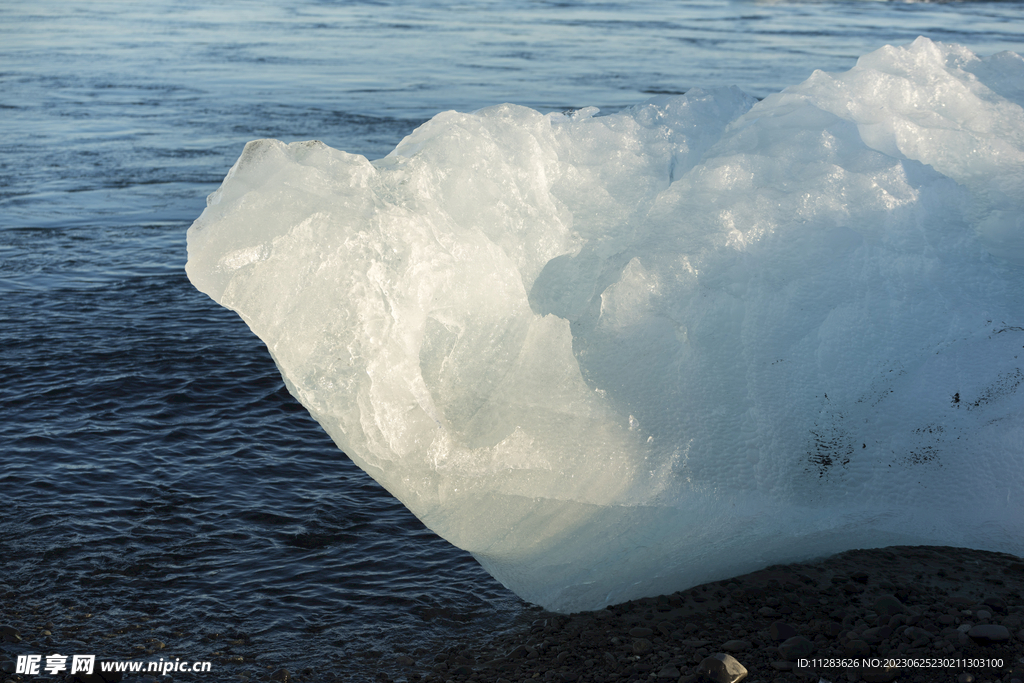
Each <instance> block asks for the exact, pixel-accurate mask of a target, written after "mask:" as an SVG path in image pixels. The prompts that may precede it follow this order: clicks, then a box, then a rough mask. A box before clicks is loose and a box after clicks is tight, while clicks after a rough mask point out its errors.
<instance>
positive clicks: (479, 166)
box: [187, 38, 1024, 611]
mask: <svg viewBox="0 0 1024 683" xmlns="http://www.w3.org/2000/svg"><path fill="white" fill-rule="evenodd" d="M1022 104H1024V61H1022V60H1021V58H1020V57H1019V56H1017V55H1015V54H1010V53H1004V54H999V55H995V56H993V57H991V58H988V59H979V58H978V57H976V56H975V55H973V54H972V53H970V52H969V51H967V50H966V49H964V48H962V47H959V46H956V45H944V44H939V43H933V42H930V41H928V40H926V39H924V38H920V39H918V40H917V41H915V42H914V43H912V44H910V45H908V46H904V47H885V48H883V49H881V50H878V51H877V52H874V53H872V54H870V55H867V56H865V57H863V58H861V59H860V60H859V62H858V63H857V66H856V67H854V68H853V69H851V70H850V71H848V72H846V73H842V74H827V73H823V72H815V73H814V74H813V75H812V76H811V77H810V78H809V79H808V80H807V81H806V82H804V83H802V84H800V85H798V86H795V87H792V88H789V89H787V90H785V91H783V92H781V93H779V94H776V95H773V96H771V97H768V98H766V99H765V100H764V101H761V102H755V101H754V100H753V99H751V98H750V97H747V96H746V95H744V94H743V93H741V92H739V91H738V90H735V89H723V90H716V91H698V90H693V91H691V92H689V93H687V95H686V96H684V97H675V98H655V99H653V100H650V101H648V102H646V103H644V104H641V105H638V106H636V107H634V108H632V109H630V110H627V111H624V112H621V113H618V114H614V115H610V116H595V115H594V114H596V110H595V109H592V108H590V109H583V110H580V111H577V112H575V113H573V114H571V115H563V114H549V115H542V114H540V113H538V112H536V111H533V110H530V109H526V108H523V107H517V106H512V105H502V106H496V107H490V108H488V109H483V110H481V111H478V112H475V113H471V114H463V113H457V112H445V113H442V114H439V115H438V116H436V117H435V118H434V119H433V120H431V121H429V122H428V123H426V124H424V125H423V126H422V127H420V128H419V129H417V130H416V131H415V132H413V133H412V134H411V135H410V136H409V137H407V138H406V139H405V140H403V141H402V142H401V144H399V145H398V147H397V148H396V149H395V151H394V152H392V153H391V154H389V155H388V156H387V157H385V158H384V159H380V160H378V161H374V162H370V161H367V160H366V159H365V158H363V157H360V156H354V155H351V154H346V153H344V152H339V151H337V150H334V149H331V148H329V147H327V146H325V145H323V144H321V143H319V142H303V143H294V144H291V145H285V144H283V143H281V142H277V141H274V140H258V141H256V142H252V143H250V144H249V145H247V146H246V148H245V151H244V152H243V154H242V156H241V158H240V159H239V160H238V162H237V163H236V164H235V166H234V167H233V168H232V169H231V171H230V173H229V174H228V176H227V178H226V179H225V180H224V184H223V185H222V187H221V188H220V189H219V190H218V191H217V192H215V193H214V194H213V195H211V197H210V200H209V206H208V207H207V209H206V210H205V211H204V212H203V215H202V216H201V217H200V218H199V219H198V220H197V221H196V222H195V224H194V225H193V226H192V228H191V229H190V230H189V233H188V249H189V261H188V266H187V269H188V275H189V277H190V278H191V280H192V282H193V283H194V284H195V286H196V287H198V288H199V289H200V290H202V291H203V292H206V293H207V294H209V295H210V296H211V297H213V298H214V299H215V300H216V301H218V302H220V303H221V304H222V305H224V306H227V307H229V308H231V309H233V310H235V311H237V312H238V313H239V315H241V316H242V318H244V319H245V321H246V322H247V323H248V324H249V326H250V327H251V328H252V329H253V331H254V332H255V333H256V334H257V335H259V336H260V338H261V339H263V341H264V342H265V343H266V345H267V347H268V348H269V350H270V352H271V354H272V355H273V357H274V360H275V361H276V362H277V365H278V367H279V368H280V370H281V374H282V375H283V376H284V379H285V382H286V384H287V386H288V389H289V390H290V391H291V392H292V393H293V394H294V395H295V396H296V397H297V398H298V399H299V400H300V401H301V402H302V403H303V404H304V405H305V406H306V407H307V408H308V409H309V411H310V413H311V414H312V415H313V416H314V417H315V418H316V419H317V420H318V421H319V422H320V424H321V425H323V427H324V429H326V430H327V432H328V433H329V434H330V435H331V437H332V438H333V439H334V440H335V441H336V442H337V444H338V445H339V446H340V447H341V448H342V449H343V450H344V451H345V452H346V453H347V454H348V455H349V457H351V458H352V460H354V461H355V462H356V463H358V464H359V466H360V467H362V468H363V469H365V470H366V471H367V472H368V473H370V474H371V475H372V476H373V477H374V478H375V479H377V481H379V482H380V483H381V484H383V485H384V486H385V487H386V488H387V489H388V490H389V491H391V492H392V493H393V494H394V495H395V496H396V497H398V498H399V499H400V500H402V502H404V503H405V504H406V505H407V506H408V507H409V509H411V510H412V511H413V512H414V513H415V514H416V515H417V516H419V517H420V519H422V520H423V521H424V522H425V523H426V524H427V525H428V526H429V527H430V528H432V529H433V530H435V531H436V532H437V533H438V534H440V535H441V536H443V537H445V538H447V539H448V540H450V541H451V542H452V543H454V544H455V545H457V546H460V547H462V548H465V549H467V550H469V551H470V552H472V553H473V554H474V555H475V556H476V558H477V559H478V560H479V561H480V562H481V564H483V566H484V567H486V568H487V569H488V570H489V571H490V572H491V573H492V574H494V576H495V577H497V578H498V579H499V580H500V581H502V582H503V583H504V584H505V585H507V586H508V587H509V588H511V589H512V590H514V591H516V592H517V593H519V594H520V595H521V596H523V597H524V598H526V599H528V600H531V601H534V602H537V603H539V604H541V605H544V606H546V607H548V608H551V609H555V610H562V611H571V610H580V609H592V608H598V607H601V606H603V605H605V604H608V603H614V602H618V601H622V600H626V599H630V598H634V597H638V596H641V595H650V594H655V593H659V592H665V591H668V590H676V589H680V588H683V587H686V586H688V585H693V584H695V583H699V582H703V581H707V580H712V579H716V578H723V577H726V576H728V575H733V574H737V573H742V572H745V571H751V570H753V569H756V568H758V567H761V566H764V565H766V564H771V563H777V562H784V561H791V560H797V559H807V558H810V557H813V556H819V555H823V554H827V553H832V552H838V551H841V550H844V549H849V548H854V547H873V546H883V545H889V544H943V545H957V546H969V547H974V548H982V549H989V550H1000V551H1004V552H1010V553H1014V554H1017V555H1022V554H1024V355H1022V352H1024V109H1022V108H1021V105H1022Z"/></svg>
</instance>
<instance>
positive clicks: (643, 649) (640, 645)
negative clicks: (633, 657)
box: [633, 638, 653, 655]
mask: <svg viewBox="0 0 1024 683" xmlns="http://www.w3.org/2000/svg"><path fill="white" fill-rule="evenodd" d="M652 647H653V645H652V643H651V641H649V640H647V639H646V638H637V639H636V640H634V641H633V653H634V654H638V655H642V654H646V653H648V652H650V651H651V648H652Z"/></svg>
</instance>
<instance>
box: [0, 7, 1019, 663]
mask: <svg viewBox="0 0 1024 683" xmlns="http://www.w3.org/2000/svg"><path fill="white" fill-rule="evenodd" d="M920 34H924V35H927V36H929V37H930V38H932V39H935V40H946V41H952V42H960V43H963V44H966V45H967V46H968V47H970V48H971V49H972V50H974V51H976V52H978V53H980V54H985V55H987V54H992V53H994V52H998V51H1001V50H1007V49H1011V50H1015V51H1018V52H1020V51H1021V50H1024V5H1022V4H1019V3H1015V2H1003V3H946V4H928V3H908V4H904V3H879V2H789V3H786V2H765V3H757V2H745V1H735V2H730V1H727V0H719V1H711V0H708V1H706V2H687V3H682V2H680V3H663V2H657V3H655V2H649V3H648V2H631V3H628V4H626V3H618V2H573V3H562V2H539V1H538V2H531V1H527V0H512V1H507V2H474V3H465V4H457V3H448V2H440V1H434V0H414V1H410V2H403V3H398V2H327V1H321V2H317V1H315V0H282V1H280V2H270V1H269V0H263V1H257V0H250V1H246V2H237V3H232V4H231V6H230V8H228V7H220V6H219V5H217V4H216V3H214V4H199V3H194V2H191V1H190V0H182V1H178V2H175V1H172V0H157V1H155V2H152V3H122V2H67V1H66V0H65V1H62V2H59V3H58V2H54V1H52V0H36V1H34V2H8V3H4V4H2V5H0V131H2V136H0V503H2V505H0V562H2V565H0V586H2V587H0V597H2V596H6V597H3V601H2V602H0V605H2V607H3V610H4V611H3V612H2V613H0V621H9V622H13V623H17V624H20V625H22V626H24V627H25V628H29V627H30V626H32V624H34V623H36V622H38V623H43V622H45V621H47V620H53V621H54V622H56V623H57V624H58V625H60V624H62V623H75V624H78V625H79V629H78V630H77V631H76V632H75V638H76V639H77V640H78V641H80V642H82V643H85V645H83V646H77V645H76V646H75V647H78V649H79V650H83V653H84V652H85V650H86V646H88V651H95V653H96V654H102V655H107V656H110V657H115V658H124V657H127V656H128V655H130V654H132V653H133V652H136V653H137V649H136V646H137V645H139V642H138V640H139V639H140V637H136V636H135V635H133V633H138V631H136V632H133V631H132V630H131V629H132V628H133V627H134V626H137V625H140V624H145V625H146V629H147V630H146V632H147V633H150V632H151V633H152V634H155V636H159V637H160V639H161V640H163V641H164V642H165V643H166V644H167V649H166V653H170V654H172V655H174V656H181V657H183V658H185V657H187V658H190V659H213V660H218V658H221V659H223V658H224V657H227V656H229V655H232V653H234V654H240V655H242V656H243V658H245V660H244V662H243V663H242V664H238V665H237V667H238V669H239V670H251V671H253V672H254V675H255V674H256V673H259V672H261V671H265V670H266V666H277V665H285V666H287V667H289V668H290V669H292V670H293V671H298V670H302V669H303V668H305V667H311V668H314V669H316V670H317V671H318V672H321V673H322V672H331V673H334V674H337V675H340V676H342V677H343V678H346V679H351V680H369V679H370V678H372V672H373V671H375V670H376V669H377V668H378V667H386V666H388V664H389V662H391V661H392V660H393V657H394V654H395V653H396V652H398V651H407V652H415V651H416V649H417V648H426V647H433V646H434V645H436V644H437V643H441V644H444V643H446V642H450V641H451V639H453V638H456V637H466V636H472V635H474V634H477V635H479V634H483V633H486V632H490V631H493V630H496V629H502V628H508V627H511V626H513V625H514V624H515V622H516V620H517V619H521V618H526V617H528V616H529V613H528V611H527V608H526V606H525V605H523V604H522V603H521V602H520V601H519V600H518V599H517V598H515V596H513V595H511V594H510V593H508V592H507V591H506V590H505V589H504V588H502V587H501V586H500V585H498V584H497V583H495V582H494V580H493V579H491V578H490V576H489V575H487V574H486V573H485V572H484V571H483V570H482V569H481V568H480V567H479V566H478V565H477V564H476V562H475V561H474V560H473V559H472V558H471V557H469V556H468V555H467V554H465V553H463V552H462V551H459V550H457V549H455V548H453V547H451V546H450V545H449V544H447V543H446V542H445V541H443V540H441V539H439V538H437V537H436V536H434V535H433V534H432V533H430V532H429V531H427V530H426V529H424V527H423V526H422V525H421V524H420V523H419V522H418V521H417V520H416V519H415V518H413V517H412V516H411V515H410V514H409V513H408V512H407V511H406V510H405V509H404V508H403V507H402V506H401V505H400V504H398V503H397V502H396V501H395V500H394V499H392V498H391V497H390V496H389V495H388V494H387V493H386V492H385V491H383V490H382V489H381V488H380V487H379V486H377V485H376V484H375V483H374V482H373V481H372V480H371V479H370V478H369V477H367V476H366V475H364V474H363V473H362V472H361V471H359V470H358V469H357V468H356V467H355V466H353V465H352V464H351V463H350V462H349V461H348V459H347V458H346V457H345V456H344V455H343V454H342V453H340V452H339V451H338V450H337V448H336V447H335V446H334V445H333V443H332V442H331V441H330V439H328V438H327V436H326V435H325V434H324V433H323V432H322V430H321V429H320V428H319V426H318V425H317V424H316V423H315V422H313V421H312V420H311V419H310V418H309V417H308V415H306V413H305V411H304V410H303V409H302V408H301V407H300V406H299V405H298V404H297V403H296V402H295V401H294V400H293V399H292V398H291V397H290V396H289V395H288V394H287V392H286V391H285V389H284V387H283V385H282V382H281V380H280V377H279V375H278V373H277V370H276V368H275V367H274V365H273V362H272V361H271V360H270V358H269V355H268V354H267V352H266V350H265V349H264V348H263V346H262V344H261V343H260V342H259V341H258V340H257V339H256V337H255V336H254V335H252V334H251V333H250V332H249V331H248V329H247V328H246V326H245V325H244V324H243V323H242V322H241V320H239V319H238V318H237V317H236V316H235V315H234V314H232V313H230V312H228V311H226V310H224V309H221V308H220V307H219V306H217V305H216V304H214V303H213V302H212V301H210V300H209V299H207V298H206V297H205V296H204V295H202V294H200V293H198V292H197V291H195V290H194V289H193V288H192V286H191V285H190V284H189V282H188V280H187V279H186V277H185V274H184V271H183V266H184V263H185V231H186V229H187V228H188V226H189V224H190V222H191V221H192V220H193V219H194V218H195V217H197V216H198V215H199V213H200V212H201V211H202V209H203V206H204V204H205V197H206V195H207V194H209V193H210V192H212V191H213V190H214V189H215V188H216V187H217V185H218V184H219V182H220V180H221V179H222V178H223V176H224V174H225V173H226V171H227V169H228V168H229V167H230V166H231V164H232V163H233V162H234V160H235V159H236V158H237V156H238V154H239V153H240V152H241V149H242V146H243V144H244V143H245V142H247V141H248V140H251V139H255V138H260V137H276V138H281V139H283V140H286V141H293V140H302V139H310V138H317V139H321V140H324V141H325V142H327V143H328V144H329V145H331V146H333V147H337V148H340V149H345V150H347V151H351V152H356V153H360V154H365V155H367V156H368V157H370V158H377V157H380V156H383V155H384V154H386V153H387V152H388V151H389V150H390V149H391V148H392V147H393V146H394V145H395V144H396V143H397V142H398V141H399V140H400V139H401V138H402V137H403V136H404V135H406V134H407V133H409V132H410V131H411V130H412V129H413V128H415V127H416V126H417V125H419V124H420V123H422V122H423V121H424V120H425V119H427V118H429V117H430V116H432V115H433V114H434V113H436V112H438V111H441V110H445V109H462V110H472V109H477V108H480V107H483V106H487V105H490V104H494V103H498V102H503V101H512V102H516V103H519V104H524V105H528V106H532V107H535V108H538V109H541V110H542V111H551V110H559V109H566V108H574V107H582V106H587V105H597V106H599V107H601V108H602V109H603V110H604V111H614V110H616V109H619V108H622V107H624V106H627V105H629V104H634V103H637V102H640V101H642V100H644V99H646V98H647V97H649V96H650V95H651V94H657V93H665V92H685V91H686V90H688V89H689V88H691V87H694V86H707V85H732V84H736V85H739V86H740V87H741V88H744V89H745V90H747V91H748V92H751V93H752V94H755V95H758V96H763V95H766V94H768V93H770V92H774V91H776V90H778V89H780V88H782V87H784V86H785V85H788V84H792V83H797V82H800V81H802V80H803V79H805V78H806V77H807V76H808V75H809V74H810V72H811V71H812V69H814V68H821V69H824V70H832V71H835V70H844V69H847V68H849V67H850V66H852V64H853V63H854V61H855V59H856V57H857V56H858V55H861V54H864V53H866V52H869V51H871V50H873V49H876V48H877V47H880V46H881V45H883V44H885V43H897V44H901V43H906V42H909V41H910V40H912V39H913V38H914V37H916V36H917V35H920ZM33 607H34V608H35V609H36V614H34V615H32V614H31V612H30V611H26V610H31V609H32V608H33ZM84 613H88V614H91V615H92V616H91V617H83V616H80V615H82V614H84ZM58 630H59V629H58ZM57 635H58V636H60V633H57ZM215 652H219V653H221V654H220V655H214V654H213V653H215ZM40 654H42V653H40ZM218 661H219V660H218ZM225 666H226V665H225ZM317 675H321V674H317ZM311 678H312V679H315V678H316V677H315V676H312V677H311ZM215 679H216V676H214V677H210V678H207V679H206V680H215Z"/></svg>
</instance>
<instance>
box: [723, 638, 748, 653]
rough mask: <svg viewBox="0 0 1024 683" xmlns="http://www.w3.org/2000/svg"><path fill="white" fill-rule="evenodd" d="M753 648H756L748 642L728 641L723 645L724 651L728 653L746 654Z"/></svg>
mask: <svg viewBox="0 0 1024 683" xmlns="http://www.w3.org/2000/svg"><path fill="white" fill-rule="evenodd" d="M752 647H754V646H753V645H752V644H751V643H750V641H747V640H727V641H726V642H724V643H722V649H723V650H726V651H727V652H746V651H747V650H749V649H751V648H752Z"/></svg>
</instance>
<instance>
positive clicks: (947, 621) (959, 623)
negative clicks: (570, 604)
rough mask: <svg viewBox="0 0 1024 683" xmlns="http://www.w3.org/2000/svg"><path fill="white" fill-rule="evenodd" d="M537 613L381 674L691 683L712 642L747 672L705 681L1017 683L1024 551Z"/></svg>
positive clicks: (921, 552) (893, 552)
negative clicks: (484, 636)
mask: <svg viewBox="0 0 1024 683" xmlns="http://www.w3.org/2000/svg"><path fill="white" fill-rule="evenodd" d="M533 614H535V615H536V618H535V619H534V620H533V622H532V623H531V624H524V625H523V626H522V627H521V628H519V629H515V630H513V631H512V632H511V633H507V634H504V635H499V636H496V637H494V638H492V639H490V640H489V641H488V640H486V639H484V640H482V644H474V643H468V642H463V643H454V644H451V645H450V646H448V647H446V648H445V649H443V650H441V651H438V652H433V653H430V652H421V651H417V652H416V653H414V654H411V655H401V656H399V657H397V658H396V660H395V661H394V662H393V665H392V666H389V667H387V671H386V672H385V671H381V672H379V673H377V674H376V679H377V680H380V681H394V682H395V683H400V682H403V681H404V682H408V683H415V682H422V683H445V682H447V681H452V682H453V683H461V682H465V681H487V682H488V683H523V682H525V681H580V682H593V683H609V682H611V681H616V682H626V681H654V682H657V683H691V682H694V681H698V680H702V679H701V678H700V677H699V676H698V672H699V671H700V670H701V663H702V662H706V660H707V658H709V657H714V656H715V655H719V654H721V655H729V657H731V658H733V659H734V660H736V661H737V662H738V663H739V664H740V665H742V667H743V668H745V669H746V671H747V673H746V675H745V677H743V678H742V679H737V678H735V677H730V676H727V675H722V676H721V677H718V678H711V679H709V680H717V681H722V682H723V683H725V682H730V683H731V682H732V681H736V680H744V681H749V682H750V683H755V682H761V683H767V682H769V681H771V682H775V681H812V682H817V681H819V680H823V681H828V682H830V683H838V682H839V681H851V682H852V681H857V680H864V681H893V680H900V681H914V682H921V683H929V682H931V681H957V682H958V683H971V682H972V681H974V682H978V683H980V682H982V681H990V682H994V681H1001V682H1003V683H1011V681H1022V682H1024V559H1022V558H1018V557H1015V556H1013V555H1008V554H1005V553H995V552H987V551H980V550H970V549H966V548H951V547H942V546H895V547H890V548H880V549H872V550H851V551H847V552H843V553H840V554H838V555H833V556H831V557H828V558H825V559H821V560H816V561H812V562H802V563H793V564H788V565H776V566H772V567H768V568H766V569H762V570H760V571H756V572H752V573H750V574H745V575H743V576H738V577H734V578H731V579H725V580H722V581H715V582H711V583H708V584H704V585H701V586H695V587H693V588H690V589H687V590H684V591H680V592H677V593H673V594H671V595H663V596H659V597H656V598H644V599H640V600H634V601H631V602H627V603H623V604H620V605H615V606H611V607H608V608H606V609H603V610H600V611H597V612H583V613H579V614H572V615H558V614H552V613H548V612H543V611H537V612H534V613H533ZM720 659H721V658H720ZM801 660H804V661H801ZM836 660H840V661H839V662H837V661H836ZM872 660H878V661H877V662H875V661H872ZM886 660H889V662H887V661H886ZM893 660H895V664H896V665H895V666H886V664H887V663H888V664H892V663H893ZM837 663H839V664H846V665H847V666H836V665H835V664H837ZM851 664H852V666H851ZM876 664H877V665H876ZM915 664H917V666H915ZM872 665H876V666H872ZM706 669H708V665H707V664H705V670H706ZM368 680H369V679H368Z"/></svg>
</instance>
